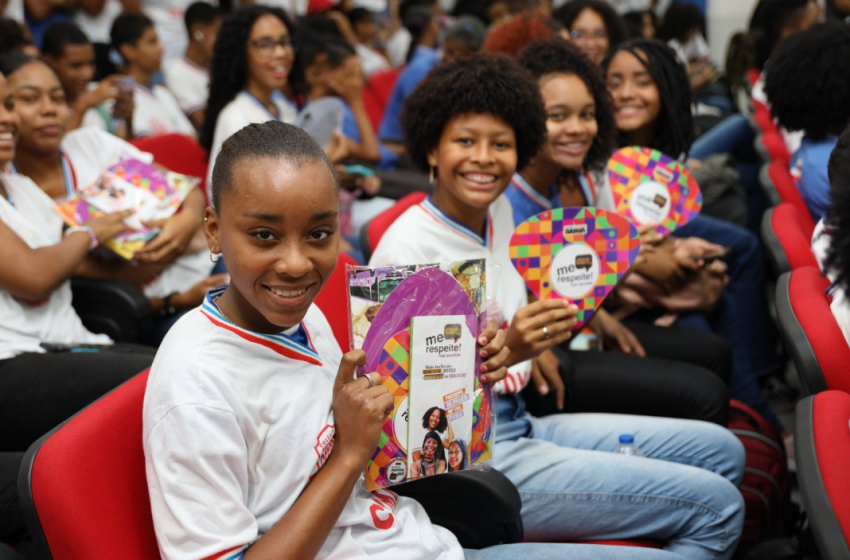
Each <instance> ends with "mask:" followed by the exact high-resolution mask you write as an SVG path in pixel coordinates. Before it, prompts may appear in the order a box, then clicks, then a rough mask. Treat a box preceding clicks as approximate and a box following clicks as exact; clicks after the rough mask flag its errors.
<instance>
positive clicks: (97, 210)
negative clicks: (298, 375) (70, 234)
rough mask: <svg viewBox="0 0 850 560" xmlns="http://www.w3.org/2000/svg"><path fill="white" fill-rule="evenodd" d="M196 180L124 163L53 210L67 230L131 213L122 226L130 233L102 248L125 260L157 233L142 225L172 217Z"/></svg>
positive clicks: (121, 235)
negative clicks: (67, 227) (94, 220)
mask: <svg viewBox="0 0 850 560" xmlns="http://www.w3.org/2000/svg"><path fill="white" fill-rule="evenodd" d="M197 184H198V179H196V178H194V177H188V176H186V175H181V174H179V173H173V172H167V173H165V174H164V173H163V172H162V171H160V170H159V169H157V168H156V167H155V166H153V165H150V164H148V163H144V162H142V161H138V160H135V159H126V160H123V161H121V162H119V163H117V164H116V165H113V166H112V167H110V168H109V169H107V170H106V171H104V172H103V174H102V175H101V176H100V177H98V179H97V180H96V181H94V182H93V183H92V184H90V185H88V186H87V187H85V188H83V189H82V190H80V191H79V192H78V193H77V194H76V195H75V196H74V197H72V198H71V199H69V200H67V201H65V202H63V203H62V204H59V205H57V206H56V207H55V210H56V212H57V213H58V214H59V215H60V216H61V217H62V219H63V220H65V223H67V224H68V225H69V226H79V225H83V224H85V223H86V222H88V221H89V220H92V219H94V218H97V217H98V216H102V215H104V214H112V213H114V212H120V211H123V210H133V212H134V213H133V215H132V216H130V217H129V218H127V219H125V220H124V222H125V223H126V224H127V225H128V226H130V227H132V228H133V231H129V232H126V233H122V234H120V235H118V236H116V237H115V238H113V239H110V240H108V241H107V242H106V243H104V245H105V246H106V247H108V248H109V249H111V250H112V251H114V252H115V253H117V254H118V255H120V256H121V257H123V258H125V259H127V260H129V259H132V258H133V255H134V254H135V252H136V251H138V250H139V249H141V248H142V247H144V246H145V244H146V243H147V242H148V241H150V240H151V239H153V238H154V237H155V236H156V234H157V233H158V231H157V230H152V229H150V228H147V227H145V225H144V223H143V222H148V221H150V220H159V219H164V218H168V217H171V216H173V215H174V213H175V212H176V211H177V209H178V208H180V205H181V204H183V201H184V200H186V197H187V196H188V195H189V192H191V190H192V189H194V188H195V187H196V186H197Z"/></svg>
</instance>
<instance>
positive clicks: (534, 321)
mask: <svg viewBox="0 0 850 560" xmlns="http://www.w3.org/2000/svg"><path fill="white" fill-rule="evenodd" d="M576 313H578V307H576V306H575V305H573V304H571V303H570V302H569V301H568V300H565V299H547V300H543V301H535V302H534V303H530V304H528V305H526V306H525V307H523V308H522V309H520V310H519V311H517V312H516V314H514V317H513V320H512V321H511V325H510V327H508V332H507V334H506V338H505V346H507V347H508V348H509V349H510V356H508V359H507V360H506V363H505V365H506V366H507V367H510V366H514V365H516V364H519V363H521V362H524V361H526V360H530V359H532V358H535V357H536V356H538V355H539V354H540V353H541V352H543V351H544V350H548V349H550V348H552V347H553V346H557V345H558V344H561V343H562V342H566V341H567V340H569V339H570V337H571V336H572V328H573V327H575V325H576V323H577V322H578V321H577V319H576V318H575V315H576ZM543 327H546V332H544V331H543ZM547 333H548V334H549V336H548V338H547V336H546V334H547Z"/></svg>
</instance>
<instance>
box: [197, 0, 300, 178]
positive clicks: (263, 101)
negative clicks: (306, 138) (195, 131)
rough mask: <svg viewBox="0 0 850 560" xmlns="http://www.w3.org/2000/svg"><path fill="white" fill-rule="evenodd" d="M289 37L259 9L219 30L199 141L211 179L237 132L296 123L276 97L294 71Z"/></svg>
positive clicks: (278, 16) (287, 29)
mask: <svg viewBox="0 0 850 560" xmlns="http://www.w3.org/2000/svg"><path fill="white" fill-rule="evenodd" d="M294 32H295V29H294V27H293V26H292V23H290V21H289V18H288V17H287V16H286V14H285V13H284V12H283V11H282V10H279V9H277V8H270V7H267V6H259V5H257V6H246V7H243V8H240V9H239V10H237V11H236V12H235V13H233V14H232V15H231V16H230V17H228V18H227V19H226V20H225V21H224V23H223V24H222V26H221V30H220V31H219V34H218V39H217V40H216V43H215V48H214V50H213V56H212V62H211V64H210V95H209V99H208V101H207V109H206V114H205V116H204V126H203V129H201V136H200V141H201V145H202V146H203V147H204V149H205V150H207V152H208V153H209V155H210V166H209V169H210V171H209V173H210V175H211V174H212V169H213V166H214V165H215V159H216V156H217V155H218V152H219V150H220V149H221V145H222V143H223V142H224V141H225V140H226V139H227V138H228V137H230V136H231V135H232V134H233V133H234V132H236V131H237V130H240V129H242V128H243V127H245V126H247V125H249V124H251V123H254V122H265V121H269V120H279V121H283V122H288V123H291V122H292V121H293V120H295V109H293V107H292V105H290V103H289V102H288V101H287V99H286V98H285V97H284V96H283V95H282V93H281V92H282V91H284V90H285V89H286V88H287V85H288V82H289V77H290V75H291V74H292V73H293V69H294V65H295V50H294V48H293V43H292V37H293V34H294ZM210 179H211V176H210V177H208V178H207V183H208V184H209V180H210Z"/></svg>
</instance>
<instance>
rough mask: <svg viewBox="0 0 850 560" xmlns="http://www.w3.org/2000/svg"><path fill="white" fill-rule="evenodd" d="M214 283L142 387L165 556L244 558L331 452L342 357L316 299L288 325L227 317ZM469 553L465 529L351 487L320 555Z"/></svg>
mask: <svg viewBox="0 0 850 560" xmlns="http://www.w3.org/2000/svg"><path fill="white" fill-rule="evenodd" d="M222 291H223V289H218V290H212V291H211V292H210V293H209V294H208V295H207V299H206V301H205V302H204V304H203V305H202V307H200V308H197V309H194V310H192V311H190V312H188V313H187V314H186V315H185V316H184V317H183V318H181V319H180V320H179V321H178V322H177V323H176V324H175V325H174V327H172V328H171V330H170V331H169V332H168V334H167V335H166V337H165V340H163V342H162V345H161V346H160V348H159V351H158V352H157V355H156V359H155V360H154V363H153V366H152V368H151V374H150V378H149V380H148V385H147V389H146V392H145V402H144V413H143V426H144V429H143V443H144V450H145V463H146V471H147V480H148V490H149V492H150V498H151V511H152V513H153V521H154V528H155V530H156V535H157V541H158V543H159V549H160V553H161V554H162V557H163V558H164V559H165V560H176V559H180V560H192V559H225V558H226V559H232V560H236V559H239V558H242V556H243V554H244V552H245V550H246V549H247V548H248V547H249V546H250V545H251V544H252V543H253V542H254V541H256V540H257V539H258V538H260V537H261V536H262V535H264V534H265V533H267V532H268V531H269V530H270V529H271V528H272V527H273V526H274V525H275V523H277V522H278V521H279V520H280V519H281V518H283V516H284V515H285V514H286V513H287V512H288V511H289V510H290V509H291V508H292V507H293V505H294V504H295V502H296V500H297V499H298V498H299V496H300V495H301V493H302V492H303V491H304V488H305V487H306V486H307V484H308V483H309V482H310V479H311V478H312V477H313V476H315V474H316V473H317V472H318V470H319V469H320V468H321V467H322V465H324V463H325V461H326V460H327V459H328V457H329V456H330V453H331V450H332V449H333V443H334V429H335V428H334V417H333V410H332V398H333V384H334V380H335V379H336V374H337V369H338V367H339V362H340V359H341V356H342V352H341V350H340V348H339V345H338V344H337V342H336V339H335V338H334V335H333V332H332V331H331V328H330V325H329V324H328V322H327V320H326V319H325V317H324V315H323V314H322V312H321V311H320V310H319V309H318V308H317V307H316V306H315V305H314V306H312V307H311V308H310V309H309V310H308V312H307V314H306V316H305V317H304V320H303V321H302V322H301V323H300V325H297V326H296V327H294V328H293V329H289V330H288V331H286V332H283V333H280V334H276V335H268V334H260V333H255V332H251V331H248V330H245V329H242V328H240V327H237V326H236V325H234V324H232V323H230V322H229V321H228V320H227V319H225V318H224V317H223V316H222V315H221V313H220V312H219V311H218V308H217V306H216V304H215V303H214V299H213V298H215V297H217V296H218V294H220V293H222ZM401 556H403V557H404V558H406V559H410V560H434V559H443V560H462V559H463V551H462V549H461V547H460V545H459V544H458V542H457V539H456V538H455V537H454V536H453V535H452V534H451V533H450V532H449V531H447V530H446V529H443V528H442V527H437V526H434V525H432V524H431V522H430V520H429V519H428V516H427V514H426V513H425V511H424V509H423V508H422V506H420V505H419V504H418V503H417V502H416V501H414V500H412V499H409V498H404V497H399V496H398V495H397V494H395V493H394V492H390V491H388V490H378V491H376V492H373V493H370V492H367V491H366V490H365V487H363V486H361V485H360V484H358V485H357V486H356V487H355V489H354V490H353V491H352V493H351V496H350V497H349V498H348V501H347V502H346V504H345V507H344V508H343V510H342V513H341V515H340V516H339V519H338V520H337V521H336V523H335V524H334V528H333V529H332V530H331V532H330V534H329V535H328V537H327V538H326V539H325V542H324V544H323V546H322V548H321V550H320V551H319V553H318V555H317V556H316V558H319V559H323V558H334V559H339V558H345V559H361V558H362V559H365V558H369V559H376V560H381V559H386V560H397V559H398V558H399V557H401Z"/></svg>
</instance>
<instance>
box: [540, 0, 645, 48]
mask: <svg viewBox="0 0 850 560" xmlns="http://www.w3.org/2000/svg"><path fill="white" fill-rule="evenodd" d="M585 10H590V11H592V12H596V13H597V14H599V17H601V18H602V21H603V22H604V23H605V32H606V33H607V34H608V44H609V48H612V49H613V48H614V47H615V46H617V45H619V44H620V43H622V42H623V41H626V40H627V39H628V37H629V32H628V31H627V30H626V24H625V23H623V18H621V17H620V15H619V14H617V12H616V11H615V10H614V8H612V7H611V5H610V4H609V3H607V2H604V1H603V0H572V1H571V2H567V3H566V4H564V5H563V6H561V7H560V8H558V9H557V10H555V13H553V14H552V17H554V18H555V19H556V20H558V21H559V22H560V23H561V25H563V26H564V27H566V28H567V31H572V30H573V23H575V21H576V19H578V16H579V15H581V13H582V12H583V11H585Z"/></svg>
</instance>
